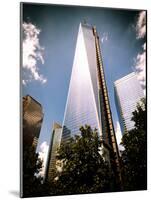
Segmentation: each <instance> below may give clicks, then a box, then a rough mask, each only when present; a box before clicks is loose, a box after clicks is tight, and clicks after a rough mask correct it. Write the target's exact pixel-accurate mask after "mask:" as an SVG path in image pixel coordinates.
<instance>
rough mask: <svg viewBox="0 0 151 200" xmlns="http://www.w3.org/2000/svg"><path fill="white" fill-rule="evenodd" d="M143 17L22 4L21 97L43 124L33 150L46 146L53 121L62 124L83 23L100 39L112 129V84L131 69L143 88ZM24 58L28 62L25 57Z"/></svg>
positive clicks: (114, 113) (125, 12)
mask: <svg viewBox="0 0 151 200" xmlns="http://www.w3.org/2000/svg"><path fill="white" fill-rule="evenodd" d="M142 15H143V13H142V12H140V11H136V10H135V11H134V10H119V9H118V10H116V9H105V8H95V7H94V8H92V7H76V6H75V7H70V6H55V5H45V4H41V5H38V4H33V5H32V4H28V3H26V4H24V5H23V19H22V23H23V25H24V26H23V29H22V30H23V31H24V36H23V42H24V44H25V47H26V50H27V49H29V48H31V51H29V52H28V51H27V52H26V54H27V55H25V57H24V53H25V52H24V50H23V58H26V59H27V60H23V68H22V81H23V84H22V96H25V95H27V94H29V95H31V96H32V97H33V98H35V99H36V100H37V101H38V102H40V103H41V105H42V106H43V112H44V119H43V123H42V128H41V132H40V138H39V145H38V150H39V146H40V144H41V143H42V142H44V141H46V142H47V144H49V143H50V139H51V132H52V124H53V122H54V121H56V122H59V123H60V124H62V121H63V116H64V110H65V104H66V99H67V93H68V88H69V81H70V76H71V70H72V64H73V58H74V52H75V46H76V40H77V34H78V28H79V24H80V22H84V20H86V21H87V22H88V23H89V24H92V25H95V26H96V28H97V32H98V35H99V36H100V45H101V50H102V56H103V63H104V70H105V77H106V82H107V87H108V92H109V98H110V104H111V110H112V116H113V120H114V126H115V128H116V126H117V121H118V118H117V111H116V107H115V101H114V90H113V83H114V81H115V80H117V79H119V78H121V77H123V76H125V75H127V74H128V73H130V72H132V71H134V70H136V71H138V73H140V72H141V73H140V74H139V75H140V82H141V81H142V82H141V84H142V86H143V87H144V85H143V84H144V82H143V81H144V79H145V78H144V77H143V75H144V74H143V73H144V70H145V69H144V62H145V61H144V60H143V59H144V56H146V43H145V40H146V38H145V34H146V32H145V31H144V29H143V28H144V24H143V22H144V21H143V20H144V18H143V17H144V16H142ZM141 17H142V19H141ZM145 28H146V26H145ZM29 32H30V34H29ZM33 33H34V34H33ZM30 42H31V44H30ZM28 54H29V55H30V59H28V58H29V57H28V58H27V56H28ZM24 62H25V63H24ZM142 62H143V63H142ZM143 78H144V79H143Z"/></svg>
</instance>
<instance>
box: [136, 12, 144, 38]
mask: <svg viewBox="0 0 151 200" xmlns="http://www.w3.org/2000/svg"><path fill="white" fill-rule="evenodd" d="M136 34H137V39H140V38H144V37H145V35H146V12H145V11H141V12H140V13H139V16H138V19H137V22H136Z"/></svg>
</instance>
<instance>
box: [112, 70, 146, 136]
mask: <svg viewBox="0 0 151 200" xmlns="http://www.w3.org/2000/svg"><path fill="white" fill-rule="evenodd" d="M114 92H115V93H114V94H115V103H116V108H117V113H118V117H119V121H120V126H121V130H122V133H123V134H124V133H125V132H127V131H129V130H131V129H133V128H134V122H133V121H132V120H131V119H132V113H133V111H134V110H135V109H136V106H137V103H138V102H139V101H140V99H141V98H143V97H144V92H143V89H142V87H141V85H140V83H139V81H138V79H137V74H136V73H135V72H132V73H130V74H128V75H126V76H124V77H122V78H120V79H118V80H117V81H115V82H114Z"/></svg>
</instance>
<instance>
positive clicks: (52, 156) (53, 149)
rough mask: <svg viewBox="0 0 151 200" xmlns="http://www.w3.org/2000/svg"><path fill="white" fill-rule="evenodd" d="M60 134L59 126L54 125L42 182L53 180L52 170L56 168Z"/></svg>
mask: <svg viewBox="0 0 151 200" xmlns="http://www.w3.org/2000/svg"><path fill="white" fill-rule="evenodd" d="M61 134H62V127H61V125H60V124H58V123H54V124H53V131H52V137H51V142H50V145H49V150H48V157H47V162H46V170H45V175H44V181H50V180H52V179H53V178H54V176H53V170H55V167H56V161H57V160H56V155H57V150H58V148H59V146H60V143H61Z"/></svg>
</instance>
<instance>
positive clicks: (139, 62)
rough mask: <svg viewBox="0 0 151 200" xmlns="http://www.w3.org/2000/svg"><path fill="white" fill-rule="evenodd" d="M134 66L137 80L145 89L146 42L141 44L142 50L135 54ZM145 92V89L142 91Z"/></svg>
mask: <svg viewBox="0 0 151 200" xmlns="http://www.w3.org/2000/svg"><path fill="white" fill-rule="evenodd" d="M134 67H135V70H136V74H137V77H138V80H139V82H140V84H141V86H142V88H143V89H144V90H145V86H146V43H144V45H143V46H142V52H141V53H138V54H137V57H136V58H135V59H134ZM144 92H145V91H144Z"/></svg>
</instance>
